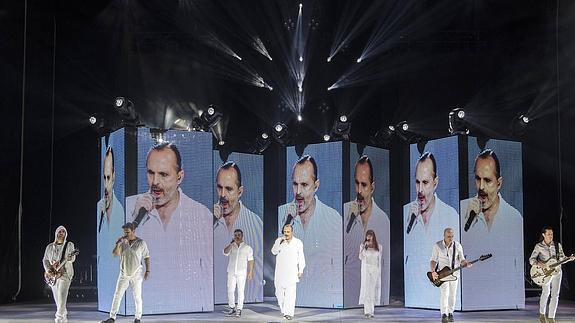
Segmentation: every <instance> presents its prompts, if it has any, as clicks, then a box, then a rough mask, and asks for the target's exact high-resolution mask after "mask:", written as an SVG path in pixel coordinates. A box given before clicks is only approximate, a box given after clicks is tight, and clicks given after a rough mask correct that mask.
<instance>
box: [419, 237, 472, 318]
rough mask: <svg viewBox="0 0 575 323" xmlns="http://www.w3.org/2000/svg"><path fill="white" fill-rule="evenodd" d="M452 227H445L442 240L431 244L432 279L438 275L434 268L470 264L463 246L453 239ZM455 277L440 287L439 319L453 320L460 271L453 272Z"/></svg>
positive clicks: (430, 264) (439, 268)
mask: <svg viewBox="0 0 575 323" xmlns="http://www.w3.org/2000/svg"><path fill="white" fill-rule="evenodd" d="M453 236H454V234H453V229H452V228H446V229H445V230H444V231H443V240H440V241H437V242H436V243H435V244H434V245H433V251H432V254H431V259H430V263H429V266H430V271H431V275H432V276H433V279H434V280H436V279H438V277H439V275H438V274H437V272H436V270H438V271H439V270H441V269H443V268H445V267H449V268H451V269H453V268H457V267H458V266H457V264H460V265H461V266H463V267H466V266H469V267H471V264H468V263H467V260H465V256H464V255H463V247H462V246H461V244H460V243H459V242H457V241H455V240H454V239H453ZM453 275H454V276H455V277H456V278H457V279H455V280H452V281H447V282H444V283H443V284H442V285H441V286H440V287H439V290H440V294H441V298H440V299H439V304H440V309H441V321H442V322H453V321H454V319H453V311H454V310H455V296H456V295H457V285H458V283H459V277H460V272H459V271H457V272H455V273H454V274H453Z"/></svg>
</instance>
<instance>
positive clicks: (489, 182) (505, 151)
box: [460, 137, 525, 310]
mask: <svg viewBox="0 0 575 323" xmlns="http://www.w3.org/2000/svg"><path fill="white" fill-rule="evenodd" d="M467 148H468V165H467V169H468V181H469V182H468V185H469V198H467V199H465V200H462V201H461V208H460V210H461V222H460V223H461V243H462V245H463V248H464V251H465V253H466V254H467V257H468V258H469V259H471V258H473V259H475V258H478V257H480V256H481V255H483V254H492V255H493V257H492V258H490V259H488V260H486V261H484V262H480V263H477V264H476V266H474V267H473V268H471V269H469V270H466V271H464V272H463V273H462V281H463V283H462V284H463V291H464V293H463V309H464V310H487V309H517V308H525V285H524V278H523V277H524V276H523V275H524V268H523V264H524V260H523V259H524V254H523V216H522V214H523V177H522V176H523V175H522V174H523V173H522V171H523V166H522V153H521V149H522V148H521V143H519V142H512V141H505V140H495V139H490V140H488V141H487V142H480V141H478V139H477V138H474V137H468V147H467ZM473 259H471V260H473Z"/></svg>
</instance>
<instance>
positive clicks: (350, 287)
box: [343, 198, 390, 306]
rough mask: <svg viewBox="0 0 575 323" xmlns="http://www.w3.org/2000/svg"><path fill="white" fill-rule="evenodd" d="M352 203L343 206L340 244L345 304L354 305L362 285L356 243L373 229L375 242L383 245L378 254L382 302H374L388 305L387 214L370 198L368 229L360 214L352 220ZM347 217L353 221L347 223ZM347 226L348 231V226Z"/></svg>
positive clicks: (388, 256) (388, 253) (388, 247)
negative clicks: (380, 260)
mask: <svg viewBox="0 0 575 323" xmlns="http://www.w3.org/2000/svg"><path fill="white" fill-rule="evenodd" d="M352 203H354V201H351V202H347V203H345V204H344V205H343V214H344V223H343V230H344V233H343V245H344V258H343V262H344V277H345V280H344V283H345V294H344V296H345V299H346V302H345V303H346V306H349V305H355V304H357V299H358V297H359V293H360V289H359V288H358V287H359V286H360V285H361V272H360V269H361V261H360V259H359V258H358V257H357V246H359V245H361V244H362V243H363V242H364V240H365V232H366V231H367V230H373V231H374V232H375V236H376V238H377V241H378V242H379V243H380V244H381V245H382V247H381V249H380V250H381V257H382V268H381V284H382V290H381V294H382V297H381V300H382V302H381V303H378V304H375V305H385V304H389V277H390V276H389V274H390V266H389V265H390V260H389V259H390V242H389V234H390V233H389V216H388V215H387V214H386V213H385V212H384V211H383V210H382V209H381V208H380V207H379V206H378V205H377V203H375V200H374V199H373V198H372V208H371V215H370V217H369V220H368V223H367V229H364V226H363V223H362V220H361V216H359V215H356V217H355V218H354V219H353V220H352V219H351V207H352ZM350 220H351V221H352V222H351V224H350ZM348 227H349V232H348V231H347V228H348Z"/></svg>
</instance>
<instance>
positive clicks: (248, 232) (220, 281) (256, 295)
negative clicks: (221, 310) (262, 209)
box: [214, 201, 264, 303]
mask: <svg viewBox="0 0 575 323" xmlns="http://www.w3.org/2000/svg"><path fill="white" fill-rule="evenodd" d="M236 229H241V230H242V232H243V233H244V241H245V242H246V244H248V245H249V246H250V247H252V249H253V256H254V277H253V280H251V281H249V282H248V283H247V284H246V289H245V301H246V302H256V301H263V285H262V284H263V282H262V281H263V265H264V261H263V236H264V234H263V230H264V224H263V221H262V219H261V218H260V217H259V216H258V215H257V214H255V213H254V212H252V211H251V210H250V209H248V208H247V207H246V206H245V205H244V204H243V203H242V201H240V214H239V215H238V218H237V219H236V222H235V223H234V225H233V227H232V228H231V229H229V230H228V227H227V226H226V222H225V219H224V218H223V217H220V218H219V219H217V221H216V222H215V223H214V250H215V252H214V298H215V302H216V303H227V302H228V296H227V282H226V277H227V275H226V270H227V268H228V259H226V257H225V256H224V255H223V254H222V252H220V250H223V249H224V248H225V247H226V246H227V245H228V244H229V243H230V241H231V240H232V238H233V236H234V230H236Z"/></svg>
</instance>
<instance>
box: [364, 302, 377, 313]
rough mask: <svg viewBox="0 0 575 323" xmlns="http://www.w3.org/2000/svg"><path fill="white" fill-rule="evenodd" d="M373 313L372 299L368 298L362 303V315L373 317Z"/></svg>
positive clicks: (373, 304)
mask: <svg viewBox="0 0 575 323" xmlns="http://www.w3.org/2000/svg"><path fill="white" fill-rule="evenodd" d="M374 313H375V303H374V302H373V299H372V298H370V299H366V300H365V301H363V314H371V315H373V314H374Z"/></svg>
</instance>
